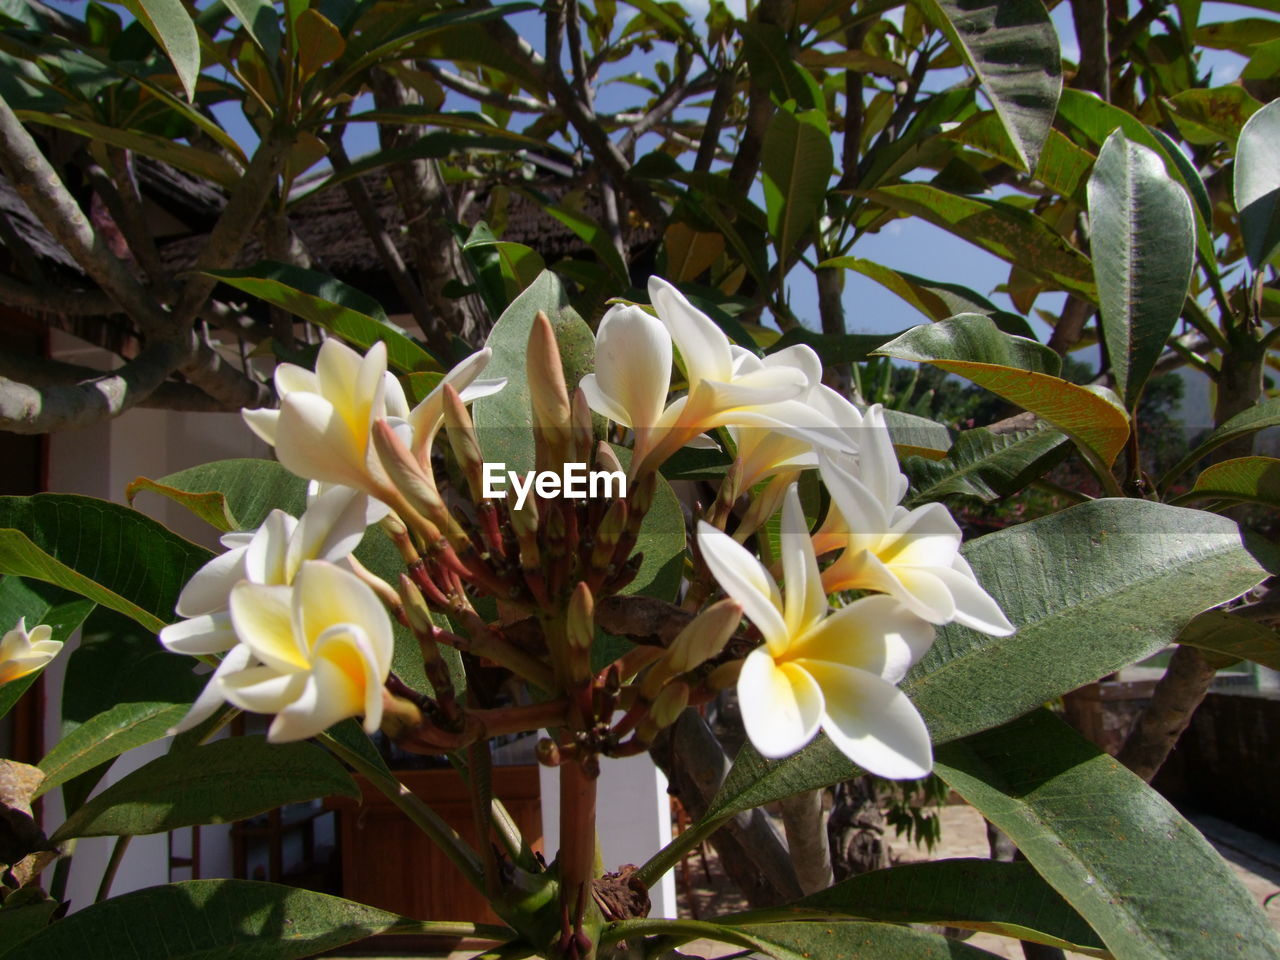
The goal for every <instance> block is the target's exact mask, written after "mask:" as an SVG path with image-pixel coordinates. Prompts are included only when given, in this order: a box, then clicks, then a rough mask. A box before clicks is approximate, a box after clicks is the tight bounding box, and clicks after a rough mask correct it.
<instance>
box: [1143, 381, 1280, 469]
mask: <svg viewBox="0 0 1280 960" xmlns="http://www.w3.org/2000/svg"><path fill="white" fill-rule="evenodd" d="M1276 426H1280V397H1277V398H1273V399H1271V400H1263V401H1262V402H1261V403H1257V404H1254V405H1253V406H1252V407H1249V408H1248V409H1247V410H1242V411H1241V412H1240V413H1237V414H1236V415H1235V416H1234V417H1232V418H1231V419H1230V420H1228V421H1227V422H1226V423H1224V424H1222V425H1221V426H1219V427H1217V428H1215V429H1214V431H1213V432H1212V433H1211V434H1209V436H1207V437H1206V438H1205V439H1204V440H1202V441H1201V442H1200V443H1199V444H1197V446H1196V448H1195V449H1194V450H1192V451H1191V452H1190V453H1188V454H1187V455H1186V456H1185V457H1183V458H1182V459H1181V460H1179V461H1178V462H1177V463H1175V464H1174V465H1173V466H1172V467H1170V468H1169V470H1168V472H1167V473H1165V475H1164V476H1163V477H1161V478H1160V484H1159V486H1160V489H1161V490H1166V489H1168V487H1169V484H1171V483H1172V482H1173V481H1174V480H1176V479H1178V477H1180V476H1182V474H1183V473H1185V472H1186V471H1187V470H1188V469H1190V468H1191V466H1192V464H1194V463H1196V461H1198V460H1202V459H1204V457H1206V456H1207V455H1208V454H1209V453H1210V452H1211V451H1213V450H1216V449H1217V448H1218V447H1220V446H1222V445H1223V444H1224V443H1230V442H1231V441H1232V440H1237V439H1239V438H1240V437H1247V436H1249V434H1251V433H1256V432H1257V431H1259V430H1265V429H1267V428H1268V427H1276Z"/></svg>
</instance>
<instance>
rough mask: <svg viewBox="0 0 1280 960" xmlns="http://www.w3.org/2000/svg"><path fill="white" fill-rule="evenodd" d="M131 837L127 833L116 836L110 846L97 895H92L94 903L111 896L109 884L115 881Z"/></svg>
mask: <svg viewBox="0 0 1280 960" xmlns="http://www.w3.org/2000/svg"><path fill="white" fill-rule="evenodd" d="M132 839H133V837H131V836H129V835H128V834H125V835H124V836H120V837H116V842H115V845H114V846H113V847H112V848H111V859H109V860H108V861H107V868H106V870H104V871H103V874H102V883H100V884H99V885H98V895H97V896H96V897H94V899H93V902H94V903H101V902H102V901H103V900H105V899H107V897H109V896H111V884H112V883H114V882H115V879H116V874H117V873H119V872H120V864H121V863H122V862H124V855H125V853H126V852H127V851H128V849H129V841H130V840H132Z"/></svg>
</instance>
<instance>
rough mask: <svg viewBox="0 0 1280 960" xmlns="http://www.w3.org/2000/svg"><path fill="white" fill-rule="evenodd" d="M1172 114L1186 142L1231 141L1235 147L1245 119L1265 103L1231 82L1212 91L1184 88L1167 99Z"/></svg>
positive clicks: (1212, 143)
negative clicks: (1261, 102)
mask: <svg viewBox="0 0 1280 960" xmlns="http://www.w3.org/2000/svg"><path fill="white" fill-rule="evenodd" d="M1167 103H1168V105H1169V115H1170V116H1171V117H1173V122H1174V125H1175V126H1177V128H1178V132H1179V133H1180V134H1182V137H1183V139H1184V140H1186V141H1187V143H1191V144H1195V145H1197V146H1210V145H1216V144H1219V143H1226V144H1229V145H1230V146H1231V147H1232V148H1233V149H1234V147H1235V145H1236V140H1237V138H1238V137H1239V136H1240V129H1241V128H1242V127H1243V126H1244V124H1245V121H1246V120H1248V119H1249V118H1250V117H1251V116H1253V115H1254V114H1255V113H1257V112H1258V109H1259V108H1260V107H1261V106H1262V104H1260V103H1259V102H1258V101H1257V100H1255V99H1254V98H1253V97H1251V96H1249V94H1248V93H1247V92H1246V91H1245V89H1244V87H1241V86H1237V85H1236V84H1228V85H1227V86H1225V87H1214V88H1212V89H1209V90H1183V91H1181V92H1179V93H1176V94H1174V95H1173V96H1172V97H1171V98H1169V100H1168V101H1167Z"/></svg>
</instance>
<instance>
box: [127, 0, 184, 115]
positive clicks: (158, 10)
mask: <svg viewBox="0 0 1280 960" xmlns="http://www.w3.org/2000/svg"><path fill="white" fill-rule="evenodd" d="M120 2H121V3H123V4H124V5H125V6H126V7H128V9H129V12H130V13H132V14H133V15H134V17H136V18H137V20H138V22H139V23H141V24H142V25H143V26H144V27H146V28H147V33H149V34H151V36H153V37H154V38H155V40H156V43H158V44H160V47H161V49H162V50H164V52H165V54H166V55H167V56H168V57H169V62H170V63H172V64H173V69H174V70H175V71H177V74H178V79H179V80H181V81H182V88H183V89H184V90H185V91H186V92H187V99H188V100H191V101H194V100H195V98H196V78H197V77H198V76H199V75H200V38H199V36H197V35H196V25H195V24H194V23H192V22H191V16H190V14H188V13H187V8H186V7H184V6H183V5H182V0H120Z"/></svg>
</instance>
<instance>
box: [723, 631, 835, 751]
mask: <svg viewBox="0 0 1280 960" xmlns="http://www.w3.org/2000/svg"><path fill="white" fill-rule="evenodd" d="M738 703H739V704H740V705H741V708H742V723H743V726H744V727H746V730H747V736H748V737H749V738H750V739H751V744H752V746H754V747H755V748H756V750H758V751H759V752H760V755H761V756H764V757H769V758H770V759H776V758H778V757H786V756H790V755H791V754H793V753H795V752H796V751H797V750H799V749H800V748H801V747H803V746H804V745H805V744H806V743H808V742H809V741H810V740H812V739H813V736H814V734H815V733H817V732H818V724H819V723H820V722H821V721H822V711H823V702H822V691H821V690H820V689H819V688H818V685H817V684H816V683H815V682H814V680H813V678H812V677H810V676H809V674H808V673H807V672H805V671H804V670H802V669H800V668H798V667H796V666H795V665H794V664H784V665H782V666H781V667H779V666H778V665H777V664H775V663H774V660H773V658H772V657H771V656H769V654H768V653H767V652H766V651H764V650H762V649H760V650H752V651H751V653H749V654H748V655H747V659H746V660H745V661H744V662H743V664H742V673H741V674H739V675H738Z"/></svg>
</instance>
